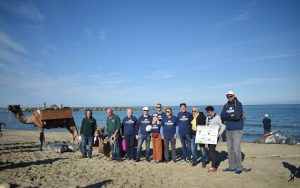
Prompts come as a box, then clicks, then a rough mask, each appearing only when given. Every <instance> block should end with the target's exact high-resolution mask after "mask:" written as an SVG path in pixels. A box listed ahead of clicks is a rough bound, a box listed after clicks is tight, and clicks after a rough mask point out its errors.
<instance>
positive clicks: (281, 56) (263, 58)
mask: <svg viewBox="0 0 300 188" xmlns="http://www.w3.org/2000/svg"><path fill="white" fill-rule="evenodd" d="M299 55H300V53H299V52H298V53H286V54H278V55H269V56H262V57H258V58H254V59H252V60H250V61H260V60H268V59H281V58H286V57H294V56H299Z"/></svg>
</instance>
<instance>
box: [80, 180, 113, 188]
mask: <svg viewBox="0 0 300 188" xmlns="http://www.w3.org/2000/svg"><path fill="white" fill-rule="evenodd" d="M111 182H112V180H103V181H100V182H98V183H95V184H91V185H88V186H86V187H84V188H100V187H103V186H106V185H107V184H109V183H111Z"/></svg>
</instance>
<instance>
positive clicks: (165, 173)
mask: <svg viewBox="0 0 300 188" xmlns="http://www.w3.org/2000/svg"><path fill="white" fill-rule="evenodd" d="M38 137H39V133H38V132H35V131H13V130H5V132H4V135H3V136H2V137H1V138H0V156H1V159H0V182H1V183H2V185H4V184H3V183H6V184H10V186H11V187H15V186H20V187H170V188H172V187H251V188H253V187H264V188H265V187H272V188H273V187H300V179H299V177H296V178H295V179H294V181H293V182H288V180H289V178H290V174H291V172H290V170H289V169H292V168H295V167H299V166H300V145H293V146H290V145H260V144H254V143H243V144H242V151H243V153H244V154H245V158H244V161H243V165H244V166H245V167H248V168H252V171H251V172H247V173H246V172H244V173H242V174H241V175H236V174H234V173H226V172H222V169H224V168H226V167H227V165H228V161H227V158H226V154H227V152H226V151H227V149H226V143H223V142H220V143H219V144H218V146H217V150H218V152H219V159H220V160H221V163H220V166H219V169H218V172H216V173H208V172H207V169H208V167H209V165H208V166H207V167H206V168H205V169H204V168H202V167H201V165H198V166H196V167H192V166H190V164H186V163H182V162H180V161H179V162H177V163H168V164H166V163H159V164H156V163H154V162H150V163H148V162H146V161H145V160H144V159H143V158H142V161H141V162H139V163H136V162H132V161H122V162H113V161H109V160H106V159H99V158H98V154H97V153H96V152H97V148H94V152H93V158H92V159H81V157H80V156H81V154H80V152H74V153H72V152H67V153H62V154H59V153H55V152H52V151H39V138H38ZM45 137H46V141H55V140H57V141H66V140H71V135H70V134H68V133H54V132H47V131H46V133H45ZM179 145H180V142H179V141H178V142H177V148H179ZM283 162H285V164H286V165H285V166H289V168H285V167H284V165H283ZM0 187H1V185H0Z"/></svg>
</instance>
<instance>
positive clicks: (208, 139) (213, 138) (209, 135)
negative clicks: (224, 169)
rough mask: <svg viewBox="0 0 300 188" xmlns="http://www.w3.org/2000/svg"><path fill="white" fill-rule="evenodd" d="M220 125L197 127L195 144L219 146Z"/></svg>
mask: <svg viewBox="0 0 300 188" xmlns="http://www.w3.org/2000/svg"><path fill="white" fill-rule="evenodd" d="M218 132H219V126H218V125H209V126H207V125H205V126H200V125H198V126H197V132H196V139H195V143H199V144H217V142H218Z"/></svg>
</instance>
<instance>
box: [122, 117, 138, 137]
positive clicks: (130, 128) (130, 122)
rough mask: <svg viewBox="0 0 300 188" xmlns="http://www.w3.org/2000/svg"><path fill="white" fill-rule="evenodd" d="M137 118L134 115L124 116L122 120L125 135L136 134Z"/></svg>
mask: <svg viewBox="0 0 300 188" xmlns="http://www.w3.org/2000/svg"><path fill="white" fill-rule="evenodd" d="M136 123H137V119H136V117H134V116H131V117H130V118H129V117H128V116H126V117H124V119H123V121H122V128H123V129H124V130H123V134H124V135H134V134H135V127H136Z"/></svg>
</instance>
